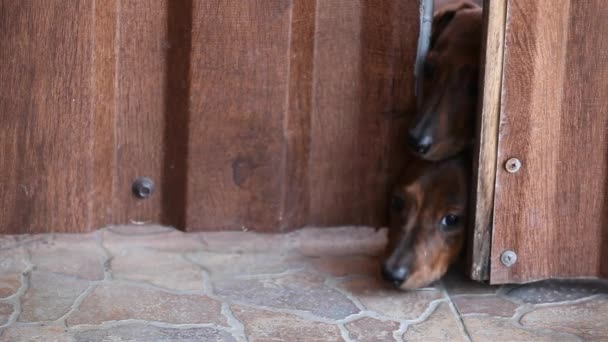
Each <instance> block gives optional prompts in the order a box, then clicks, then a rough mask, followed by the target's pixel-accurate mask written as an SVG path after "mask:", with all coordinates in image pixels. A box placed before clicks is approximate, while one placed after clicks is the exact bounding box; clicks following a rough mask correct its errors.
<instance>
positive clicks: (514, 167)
mask: <svg viewBox="0 0 608 342" xmlns="http://www.w3.org/2000/svg"><path fill="white" fill-rule="evenodd" d="M520 168H521V161H520V160H519V159H517V158H511V159H509V160H507V162H506V163H505V169H506V170H507V172H510V173H516V172H517V171H519V169H520Z"/></svg>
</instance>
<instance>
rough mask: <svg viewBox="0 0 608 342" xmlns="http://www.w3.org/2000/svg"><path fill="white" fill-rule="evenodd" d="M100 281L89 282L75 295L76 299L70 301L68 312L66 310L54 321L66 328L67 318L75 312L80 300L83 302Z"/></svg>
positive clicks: (80, 302)
mask: <svg viewBox="0 0 608 342" xmlns="http://www.w3.org/2000/svg"><path fill="white" fill-rule="evenodd" d="M101 282H102V281H94V282H93V281H92V282H90V283H89V286H87V288H86V289H85V290H84V291H82V293H81V294H79V295H78V297H76V299H75V300H74V303H72V306H71V307H70V310H68V312H66V313H65V314H64V315H63V316H61V317H60V318H59V319H57V320H56V322H60V323H61V324H62V325H63V326H64V327H66V328H68V318H69V317H70V316H71V315H72V314H73V313H74V312H76V310H78V309H79V308H80V305H81V304H82V302H84V300H85V299H86V298H87V297H88V296H89V295H90V294H91V293H92V292H93V291H94V290H95V288H96V287H97V286H98V285H99V284H100V283H101Z"/></svg>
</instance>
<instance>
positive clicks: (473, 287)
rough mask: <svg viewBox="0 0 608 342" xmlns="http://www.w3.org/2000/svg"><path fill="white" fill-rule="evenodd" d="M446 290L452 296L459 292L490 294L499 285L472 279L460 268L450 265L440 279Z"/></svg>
mask: <svg viewBox="0 0 608 342" xmlns="http://www.w3.org/2000/svg"><path fill="white" fill-rule="evenodd" d="M442 282H443V284H444V285H445V288H446V290H447V291H448V293H449V294H450V295H452V296H456V295H461V294H491V293H496V291H498V289H499V288H500V286H495V285H494V286H493V285H489V284H486V283H482V282H477V281H473V280H471V279H469V278H467V276H466V275H465V273H464V271H463V270H462V269H459V268H458V267H456V266H453V267H451V268H450V269H449V270H448V272H447V273H446V275H445V276H444V277H443V279H442Z"/></svg>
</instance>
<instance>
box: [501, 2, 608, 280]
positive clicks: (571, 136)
mask: <svg viewBox="0 0 608 342" xmlns="http://www.w3.org/2000/svg"><path fill="white" fill-rule="evenodd" d="M607 14H608V7H607V6H606V5H605V4H604V3H603V2H602V1H587V2H584V3H579V2H573V1H560V2H559V4H556V3H555V2H554V1H548V0H545V1H536V2H527V1H521V0H511V1H510V2H509V11H508V18H509V19H508V20H509V22H508V26H507V27H508V29H507V36H506V50H505V71H504V95H503V103H504V105H503V110H502V114H501V122H500V138H499V153H498V160H497V166H498V169H497V179H496V193H495V209H494V216H495V219H494V232H493V242H492V257H491V258H492V259H491V282H493V283H503V282H525V281H532V280H536V279H542V278H547V277H574V276H598V275H600V270H601V267H602V265H603V264H604V263H605V262H606V261H605V255H606V254H605V252H602V248H604V249H605V247H603V246H601V241H602V237H603V236H605V230H606V229H605V228H604V227H606V222H605V218H606V214H605V206H606V205H605V203H606V191H607V190H608V184H607V182H606V179H607V178H606V154H607V152H608V151H607V148H606V146H608V144H607V142H608V136H607V134H606V128H607V125H608V118H607V116H606V115H605V113H606V111H607V109H608V101H607V100H606V99H605V96H603V95H601V94H605V93H606V91H608V86H607V84H606V82H605V79H606V75H607V72H608V65H607V64H606V63H605V61H606V59H607V58H608V42H607V41H606V39H605V38H604V32H606V30H607V29H608V25H607V23H606V21H605V17H606V15H607ZM511 157H517V158H519V159H520V160H521V161H522V164H523V166H522V169H521V171H519V172H518V173H516V174H510V173H507V172H506V171H505V170H504V167H503V164H504V163H505V161H506V160H507V159H508V158H511ZM505 250H513V251H515V252H516V253H517V255H518V261H517V263H516V264H515V265H514V266H513V267H511V268H508V267H505V266H504V265H503V264H502V263H501V262H500V255H501V254H502V253H503V252H504V251H505ZM602 258H604V259H602Z"/></svg>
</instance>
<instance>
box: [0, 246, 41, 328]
mask: <svg viewBox="0 0 608 342" xmlns="http://www.w3.org/2000/svg"><path fill="white" fill-rule="evenodd" d="M20 248H22V251H23V253H24V254H25V260H24V261H25V265H26V266H25V269H24V270H23V271H22V272H21V276H20V278H21V286H19V289H18V290H17V292H15V293H13V294H12V295H10V296H9V297H7V298H5V299H4V300H5V301H6V302H8V303H11V304H12V305H13V313H12V314H11V315H10V317H9V319H8V320H7V322H6V324H4V325H0V329H2V328H6V327H9V326H11V325H12V324H14V323H15V322H17V319H18V318H19V316H20V315H21V312H22V306H21V301H22V299H23V296H24V295H25V293H26V292H27V291H28V290H29V288H30V277H31V274H32V271H33V270H34V264H32V256H31V254H30V252H29V250H27V248H25V247H20Z"/></svg>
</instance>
